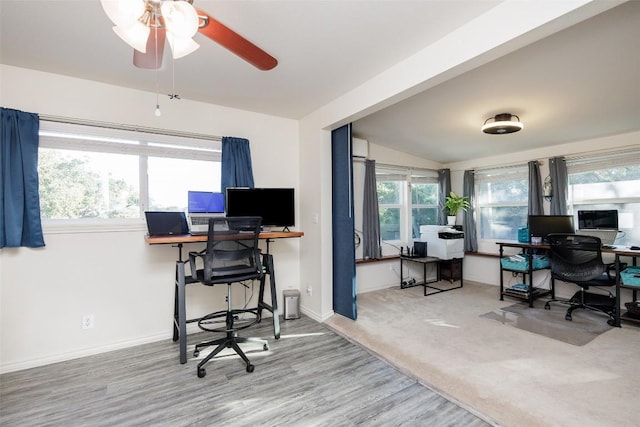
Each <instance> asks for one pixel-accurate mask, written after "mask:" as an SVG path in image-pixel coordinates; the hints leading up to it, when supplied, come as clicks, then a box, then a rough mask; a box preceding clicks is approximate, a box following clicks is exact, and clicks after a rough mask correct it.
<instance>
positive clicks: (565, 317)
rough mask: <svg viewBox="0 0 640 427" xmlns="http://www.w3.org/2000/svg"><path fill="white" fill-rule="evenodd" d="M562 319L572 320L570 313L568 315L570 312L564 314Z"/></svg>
mask: <svg viewBox="0 0 640 427" xmlns="http://www.w3.org/2000/svg"><path fill="white" fill-rule="evenodd" d="M564 320H568V321H572V320H573V319H572V318H571V315H570V314H566V315H565V316H564Z"/></svg>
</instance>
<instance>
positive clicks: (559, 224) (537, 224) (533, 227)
mask: <svg viewBox="0 0 640 427" xmlns="http://www.w3.org/2000/svg"><path fill="white" fill-rule="evenodd" d="M575 231H576V229H575V227H574V225H573V215H529V235H530V236H531V238H532V240H531V241H534V240H533V238H534V237H540V238H541V239H542V241H543V242H546V241H547V236H548V235H549V234H552V233H565V234H573V233H575Z"/></svg>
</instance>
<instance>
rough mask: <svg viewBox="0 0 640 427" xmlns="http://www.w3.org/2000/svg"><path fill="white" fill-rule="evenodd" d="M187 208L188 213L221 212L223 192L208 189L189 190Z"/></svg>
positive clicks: (222, 209)
mask: <svg viewBox="0 0 640 427" xmlns="http://www.w3.org/2000/svg"><path fill="white" fill-rule="evenodd" d="M187 197H188V199H187V202H188V203H187V210H188V211H189V213H223V212H224V194H223V193H213V192H210V191H189V192H188V196H187Z"/></svg>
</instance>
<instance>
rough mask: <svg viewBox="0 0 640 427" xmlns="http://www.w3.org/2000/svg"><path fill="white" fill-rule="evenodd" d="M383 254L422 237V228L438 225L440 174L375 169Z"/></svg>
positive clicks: (413, 170) (386, 167)
mask: <svg viewBox="0 0 640 427" xmlns="http://www.w3.org/2000/svg"><path fill="white" fill-rule="evenodd" d="M376 181H377V192H378V209H379V215H380V237H381V239H382V241H383V242H384V243H387V245H384V244H383V246H382V251H383V255H390V254H396V253H397V248H398V247H400V246H404V245H407V244H408V243H409V242H411V241H413V239H417V238H419V237H420V225H427V224H437V221H438V173H437V171H429V170H416V169H407V168H400V167H391V166H384V167H381V166H376Z"/></svg>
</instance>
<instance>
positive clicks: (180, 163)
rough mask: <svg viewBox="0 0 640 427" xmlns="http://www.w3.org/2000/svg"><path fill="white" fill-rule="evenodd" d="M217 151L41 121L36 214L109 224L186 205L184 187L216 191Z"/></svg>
mask: <svg viewBox="0 0 640 427" xmlns="http://www.w3.org/2000/svg"><path fill="white" fill-rule="evenodd" d="M220 150H221V143H220V142H219V141H215V140H212V139H211V140H208V139H204V138H195V137H194V138H192V137H188V136H183V135H165V134H159V133H151V132H146V131H136V130H124V129H113V128H108V127H97V126H87V125H77V124H69V123H57V122H49V121H41V122H40V148H39V153H38V154H39V158H38V174H39V180H40V182H39V184H40V210H41V216H42V219H43V221H44V223H45V224H47V223H51V222H55V220H64V221H66V222H67V223H68V222H70V221H71V222H72V223H79V222H80V223H86V222H89V221H92V222H97V223H113V222H114V221H120V222H122V221H125V222H126V221H127V220H138V221H139V220H140V219H141V218H142V217H143V212H144V211H145V210H178V211H180V210H186V206H187V191H188V190H201V191H219V190H220Z"/></svg>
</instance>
